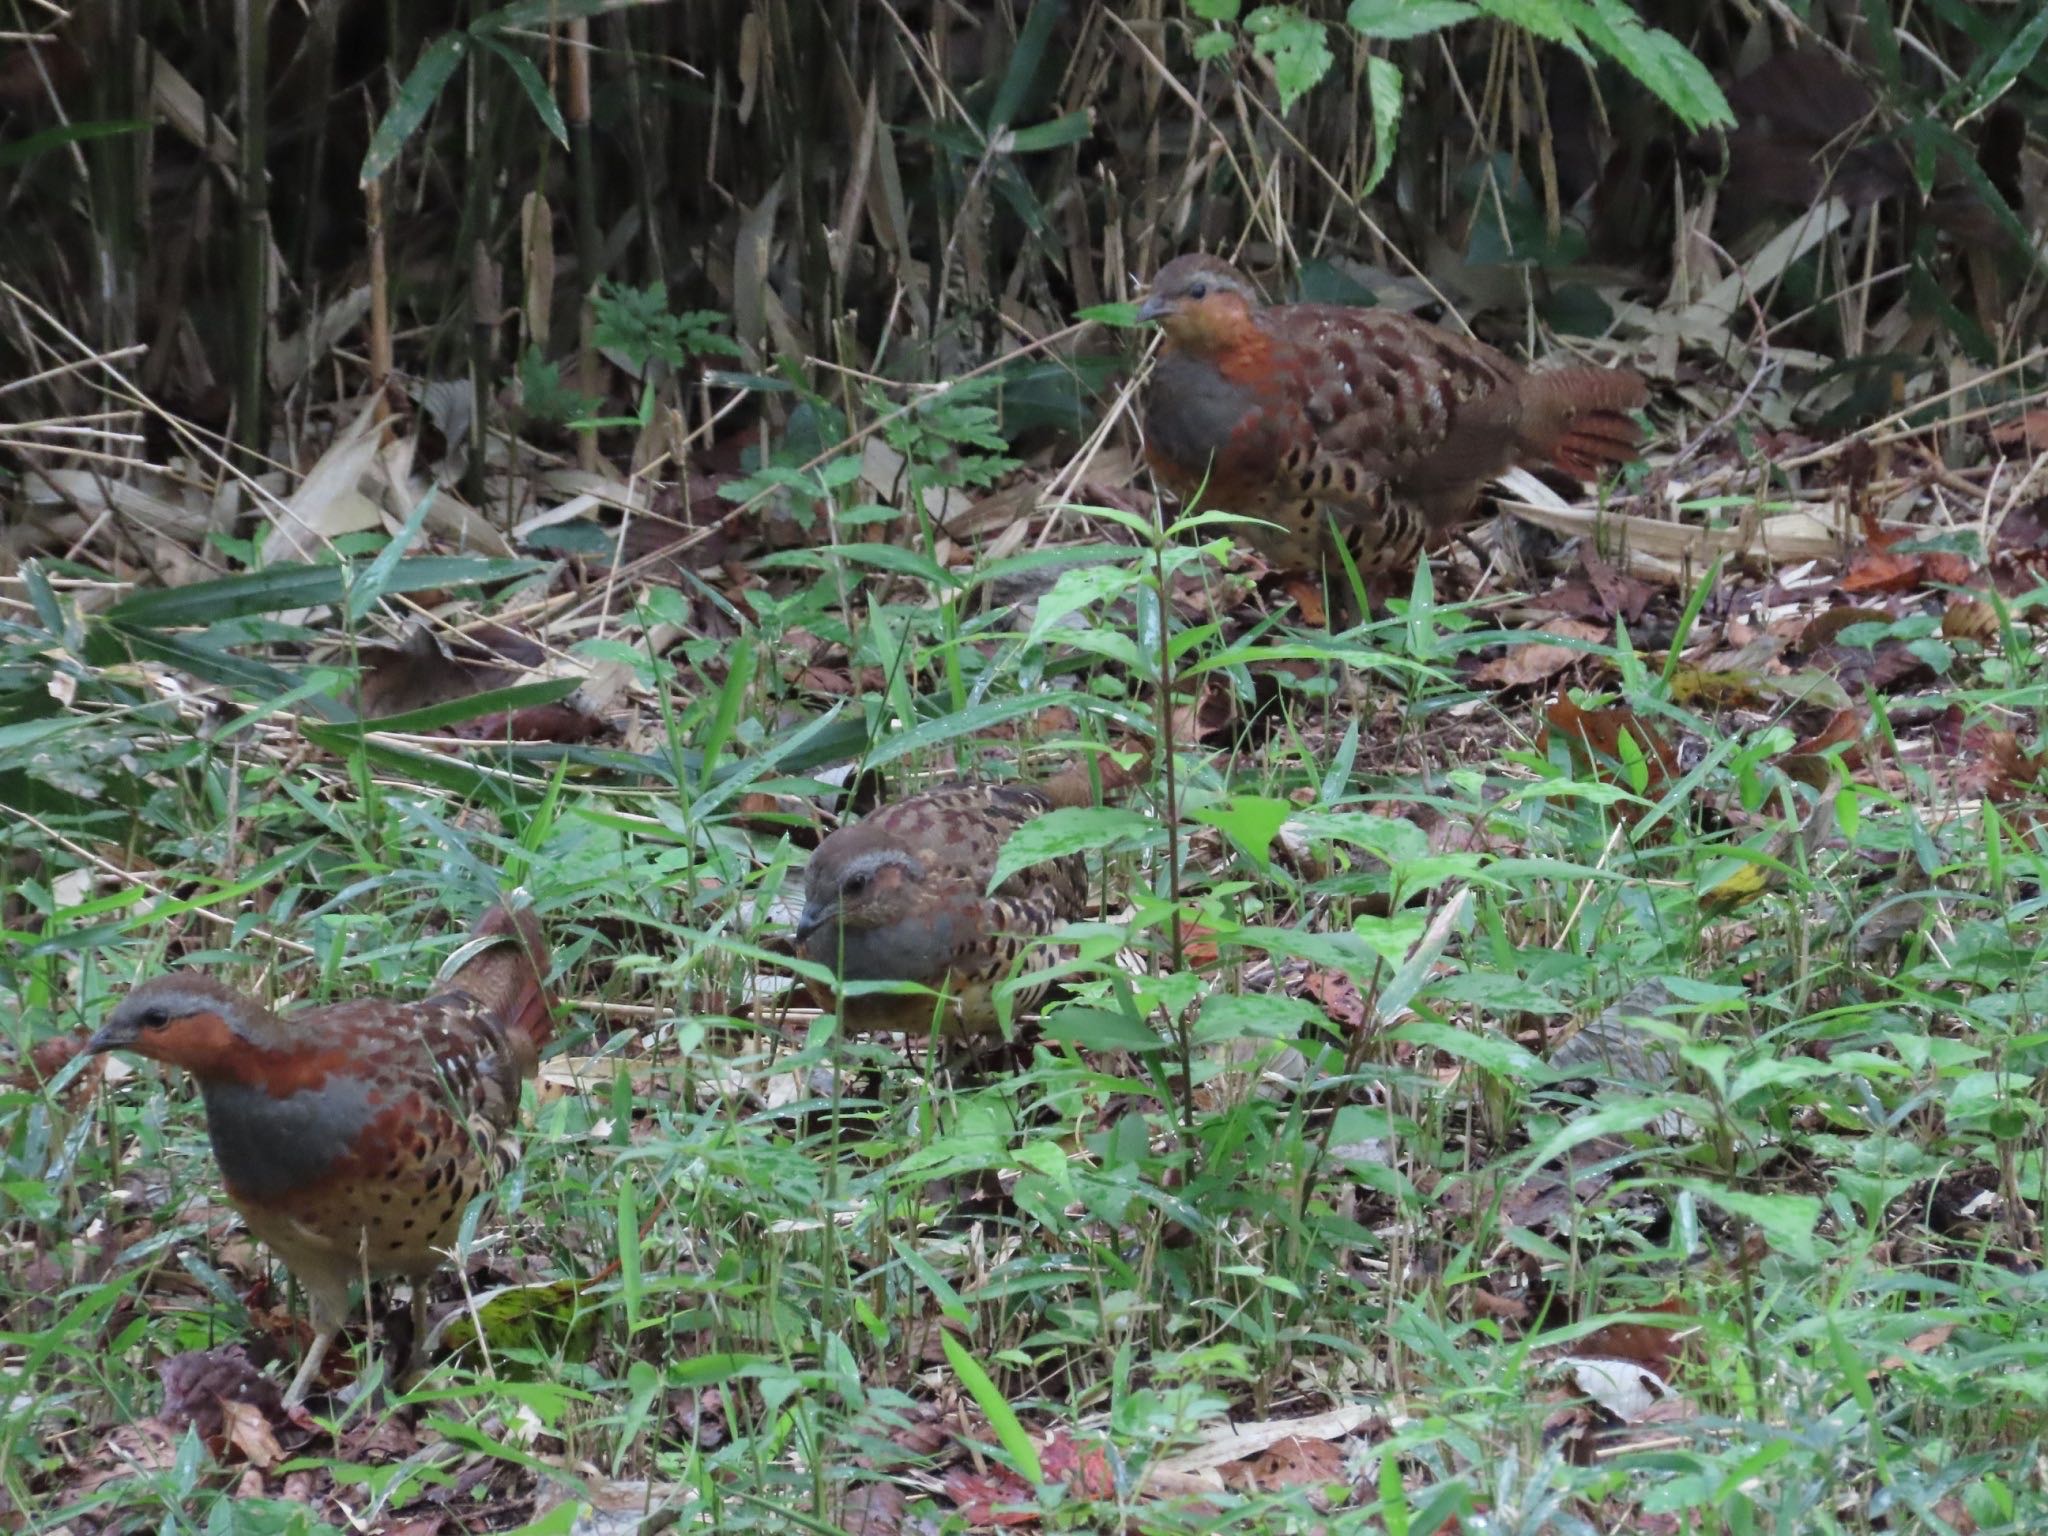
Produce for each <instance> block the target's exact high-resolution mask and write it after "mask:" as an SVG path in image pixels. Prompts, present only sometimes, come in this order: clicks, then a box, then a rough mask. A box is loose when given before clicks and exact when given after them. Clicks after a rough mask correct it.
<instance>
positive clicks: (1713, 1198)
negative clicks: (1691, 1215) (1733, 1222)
mask: <svg viewBox="0 0 2048 1536" xmlns="http://www.w3.org/2000/svg"><path fill="white" fill-rule="evenodd" d="M1676 1185H1677V1187H1678V1188H1680V1189H1689V1190H1691V1191H1692V1192H1693V1193H1694V1194H1695V1195H1697V1196H1699V1197H1700V1199H1702V1200H1706V1201H1709V1202H1711V1203H1712V1204H1714V1205H1718V1206H1719V1207H1721V1209H1722V1210H1724V1211H1726V1212H1728V1214H1729V1215H1731V1216H1740V1217H1741V1218H1742V1219H1743V1220H1744V1221H1749V1222H1754V1223H1755V1224H1756V1226H1757V1227H1758V1228H1759V1229H1761V1230H1762V1232H1763V1234H1764V1236H1765V1237H1767V1238H1769V1239H1770V1243H1771V1246H1772V1247H1773V1248H1775V1249H1777V1250H1778V1251H1779V1252H1780V1253H1783V1254H1787V1255H1789V1256H1790V1257H1792V1258H1794V1259H1797V1260H1798V1261H1799V1262H1800V1263H1802V1264H1818V1263H1819V1262H1820V1250H1819V1248H1818V1247H1817V1246H1816V1245H1815V1243H1814V1234H1815V1233H1816V1232H1817V1231H1819V1229H1820V1222H1821V1203H1820V1201H1819V1200H1818V1199H1816V1198H1815V1197H1814V1196H1812V1195H1759V1194H1754V1193H1752V1192H1750V1191H1749V1190H1746V1189H1728V1188H1726V1187H1724V1186H1722V1185H1720V1184H1715V1183H1711V1182H1710V1181H1708V1180H1706V1179H1679V1180H1677V1181H1676Z"/></svg>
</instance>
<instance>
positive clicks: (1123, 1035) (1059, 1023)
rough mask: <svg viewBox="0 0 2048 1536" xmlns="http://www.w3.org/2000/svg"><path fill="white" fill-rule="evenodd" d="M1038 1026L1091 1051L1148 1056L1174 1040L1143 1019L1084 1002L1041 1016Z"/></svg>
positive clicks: (1048, 1035) (1053, 1036)
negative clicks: (1167, 1038) (1093, 1006)
mask: <svg viewBox="0 0 2048 1536" xmlns="http://www.w3.org/2000/svg"><path fill="white" fill-rule="evenodd" d="M1038 1027H1039V1031H1040V1033H1042V1034H1043V1035H1044V1036H1045V1037H1046V1039H1048V1040H1060V1041H1064V1042H1066V1043H1067V1044H1069V1045H1078V1046H1080V1047H1081V1048H1082V1049H1083V1050H1089V1051H1131V1052H1133V1053H1135V1054H1138V1055H1145V1054H1148V1053H1150V1052H1153V1051H1163V1050H1166V1049H1167V1048H1168V1047H1169V1046H1170V1045H1171V1043H1172V1042H1170V1041H1167V1040H1163V1039H1161V1038H1160V1037H1159V1035H1158V1034H1157V1033H1156V1032H1155V1031H1154V1030H1153V1029H1152V1028H1151V1026H1150V1025H1148V1024H1146V1023H1145V1021H1144V1020H1143V1019H1134V1018H1132V1017H1131V1016H1130V1015H1129V1014H1127V1013H1112V1012H1111V1011H1110V1010H1109V1009H1107V1008H1091V1007H1088V1006H1087V1005H1085V1004H1079V1005H1074V1006H1070V1007H1066V1008H1056V1009H1054V1010H1052V1011H1051V1012H1048V1013H1046V1014H1044V1015H1042V1016H1041V1017H1040V1020H1039V1026H1038Z"/></svg>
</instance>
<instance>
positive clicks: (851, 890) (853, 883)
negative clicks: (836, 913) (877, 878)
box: [839, 875, 868, 896]
mask: <svg viewBox="0 0 2048 1536" xmlns="http://www.w3.org/2000/svg"><path fill="white" fill-rule="evenodd" d="M867 888H868V877H867V876H866V875H848V876H847V877H846V883H845V884H844V885H842V886H840V888H839V889H840V890H841V891H842V892H843V893H844V894H846V895H848V896H858V895H859V894H860V893H861V892H862V891H864V890H866V889H867Z"/></svg>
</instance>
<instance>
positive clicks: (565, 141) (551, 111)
mask: <svg viewBox="0 0 2048 1536" xmlns="http://www.w3.org/2000/svg"><path fill="white" fill-rule="evenodd" d="M477 41H478V42H480V43H482V44H483V45H484V47H486V48H488V49H490V51H491V52H492V53H494V54H496V55H497V56H498V57H499V58H501V59H503V60H504V61H505V64H506V66H507V67H508V68H509V69H510V70H511V71H512V75H513V78H514V79H516V80H518V82H519V87H520V89H521V90H523V91H525V92H526V99H527V100H528V101H530V102H532V103H533V110H534V113H535V114H536V115H537V116H538V117H539V118H540V120H541V122H542V123H543V124H545V125H546V127H547V130H548V132H549V133H551V134H553V135H554V136H555V142H556V143H558V144H560V145H561V146H562V148H564V149H567V148H568V147H569V125H568V123H566V122H565V121H563V118H562V109H561V107H560V106H559V105H557V104H556V102H555V98H554V95H553V93H552V92H550V91H549V90H548V83H547V81H545V80H543V79H541V77H540V71H539V70H538V69H537V68H535V67H534V63H533V60H531V59H529V58H528V57H527V56H526V55H525V54H523V53H521V52H520V51H519V50H518V49H517V48H514V47H513V46H512V45H511V44H510V43H507V42H504V41H502V40H501V39H499V38H496V37H493V36H491V35H490V34H489V33H479V34H478V35H477Z"/></svg>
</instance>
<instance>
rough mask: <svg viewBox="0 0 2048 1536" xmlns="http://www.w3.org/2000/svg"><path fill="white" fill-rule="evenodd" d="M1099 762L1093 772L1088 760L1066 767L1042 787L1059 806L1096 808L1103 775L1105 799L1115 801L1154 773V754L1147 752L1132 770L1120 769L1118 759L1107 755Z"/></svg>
mask: <svg viewBox="0 0 2048 1536" xmlns="http://www.w3.org/2000/svg"><path fill="white" fill-rule="evenodd" d="M1095 762H1096V764H1097V765H1098V766H1097V767H1096V768H1095V770H1094V771H1093V772H1090V770H1089V764H1088V762H1087V760H1086V759H1083V760H1082V761H1080V762H1078V763H1074V764H1072V765H1070V766H1068V767H1066V768H1062V769H1061V770H1060V771H1059V772H1058V773H1056V774H1054V775H1053V776H1052V777H1051V778H1049V779H1047V780H1046V781H1045V782H1044V783H1042V784H1040V785H1039V786H1038V787H1039V789H1040V790H1042V791H1044V793H1045V796H1046V798H1047V799H1049V800H1051V801H1052V803H1053V804H1054V805H1056V806H1079V805H1093V804H1094V803H1095V785H1096V780H1097V777H1098V776H1099V777H1100V780H1101V783H1102V798H1103V799H1104V800H1105V801H1107V800H1111V799H1114V798H1115V797H1116V796H1118V795H1120V794H1122V793H1123V792H1124V791H1125V790H1127V789H1129V788H1130V787H1131V786H1132V785H1133V784H1142V783H1144V782H1145V776H1146V775H1147V774H1148V773H1150V772H1151V768H1152V754H1151V753H1150V752H1147V753H1145V754H1144V755H1143V756H1141V757H1140V758H1139V759H1138V760H1137V761H1136V762H1135V763H1132V764H1131V766H1130V767H1128V768H1120V767H1118V766H1117V764H1116V761H1115V759H1114V758H1112V757H1110V756H1109V755H1108V754H1107V753H1103V754H1101V755H1099V756H1097V757H1096V759H1095Z"/></svg>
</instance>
